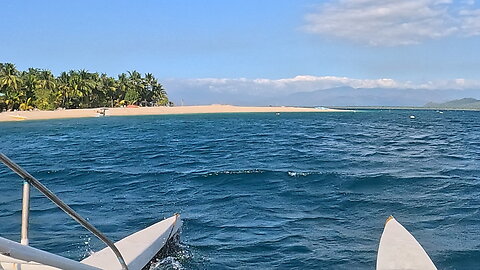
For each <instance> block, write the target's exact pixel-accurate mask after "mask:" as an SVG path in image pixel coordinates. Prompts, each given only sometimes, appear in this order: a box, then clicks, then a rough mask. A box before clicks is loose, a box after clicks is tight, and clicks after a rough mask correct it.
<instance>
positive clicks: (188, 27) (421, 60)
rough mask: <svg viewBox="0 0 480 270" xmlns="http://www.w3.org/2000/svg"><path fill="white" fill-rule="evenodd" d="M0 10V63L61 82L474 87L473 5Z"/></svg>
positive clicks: (363, 2) (363, 1) (134, 4)
mask: <svg viewBox="0 0 480 270" xmlns="http://www.w3.org/2000/svg"><path fill="white" fill-rule="evenodd" d="M1 6H2V16H0V26H1V27H0V34H1V36H2V39H1V40H0V52H1V53H0V62H13V63H15V64H16V65H17V67H18V68H19V69H26V68H28V67H40V68H45V69H50V70H52V71H53V72H54V73H57V74H58V73H59V72H61V71H64V70H69V69H83V68H85V69H87V70H89V71H98V72H106V73H108V74H110V75H116V74H118V73H121V72H125V71H127V70H133V69H135V70H138V71H140V72H143V73H145V72H151V73H154V74H155V75H156V76H157V77H158V78H160V79H161V80H164V81H165V83H166V85H167V86H169V87H170V88H172V91H174V92H175V91H176V90H177V89H178V88H185V87H186V86H188V87H190V88H191V89H195V87H192V85H196V86H198V87H197V88H198V89H204V88H209V89H212V88H215V89H216V91H217V92H216V93H221V92H222V91H223V90H222V87H223V86H224V89H227V90H228V89H230V90H229V91H241V90H242V89H243V88H242V87H246V88H248V89H252V88H254V89H256V91H257V92H256V94H260V93H258V92H262V91H263V92H265V93H274V92H275V91H273V90H272V89H279V87H280V86H279V84H281V83H285V82H287V83H295V85H294V86H292V85H291V84H289V85H287V86H282V87H284V88H289V89H292V88H293V89H295V91H311V90H317V89H322V88H327V87H331V86H333V87H335V86H343V85H346V86H352V87H410V88H456V89H457V88H458V89H460V88H461V89H463V88H475V87H479V86H480V52H479V49H478V48H480V5H479V3H477V2H475V1H471V0H458V1H449V0H404V1H396V0H382V1H374V0H335V1H333V0H332V1H312V0H261V1H259V0H228V1H225V0H223V1H220V0H205V1H200V0H188V1H187V0H183V1H182V0H179V1H166V0H164V1H53V0H52V1H48V2H42V1H2V4H1ZM207 79H209V80H207ZM352 82H353V83H352ZM385 82H387V83H385ZM302 85H304V86H303V88H302ZM305 85H308V87H306V86H305ZM280 88H281V87H280ZM232 89H233V90H232ZM282 89H283V88H282ZM282 89H280V90H279V91H283V90H284V89H283V90H282ZM167 90H168V89H167ZM227 90H225V91H227ZM192 91H195V90H192ZM199 91H200V90H199ZM287 92H288V91H287Z"/></svg>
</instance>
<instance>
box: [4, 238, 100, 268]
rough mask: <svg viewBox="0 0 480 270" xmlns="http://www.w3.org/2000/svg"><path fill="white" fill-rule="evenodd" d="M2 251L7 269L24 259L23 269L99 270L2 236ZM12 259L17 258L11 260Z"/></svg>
mask: <svg viewBox="0 0 480 270" xmlns="http://www.w3.org/2000/svg"><path fill="white" fill-rule="evenodd" d="M0 253H1V254H3V256H2V257H0V264H1V265H2V267H3V268H4V269H5V270H7V269H8V270H10V269H12V270H13V269H15V270H16V269H17V268H16V266H15V264H16V263H15V261H18V262H22V261H23V262H22V268H21V269H22V270H53V269H69V270H99V269H98V268H96V267H92V266H90V265H85V264H82V263H79V262H76V261H74V260H70V259H67V258H65V257H62V256H58V255H55V254H52V253H49V252H46V251H43V250H40V249H36V248H33V247H30V246H25V245H22V244H20V243H17V242H14V241H11V240H8V239H5V238H2V237H0ZM5 255H8V256H5ZM5 257H6V258H5ZM2 258H5V259H2ZM7 259H8V260H7ZM12 259H16V260H13V261H11V260H12ZM3 261H6V262H3ZM23 264H25V265H23Z"/></svg>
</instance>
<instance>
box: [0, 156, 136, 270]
mask: <svg viewBox="0 0 480 270" xmlns="http://www.w3.org/2000/svg"><path fill="white" fill-rule="evenodd" d="M0 161H1V162H3V163H4V164H5V165H6V166H7V167H8V168H10V169H11V170H12V171H14V172H15V173H16V174H18V175H19V176H20V177H21V178H23V180H24V186H23V203H22V236H21V237H22V240H21V243H22V244H24V245H28V216H29V209H30V194H29V193H30V185H32V186H34V187H35V188H36V189H38V191H40V192H41V193H42V194H43V195H45V196H46V197H47V198H48V199H50V200H51V201H52V202H53V203H54V204H55V205H57V206H58V207H59V208H60V209H62V210H63V211H64V212H65V213H67V214H68V215H69V216H70V217H72V218H73V219H74V220H75V221H77V222H78V223H80V225H82V226H83V227H85V228H86V229H87V230H89V231H90V232H91V233H93V234H94V235H95V236H96V237H98V238H99V239H100V240H102V241H103V242H104V243H105V244H106V245H107V246H108V247H110V248H111V249H112V251H113V253H115V256H116V257H117V259H118V261H119V262H120V264H121V265H122V269H123V270H128V266H127V264H126V263H125V260H124V259H123V257H122V254H121V253H120V251H119V250H118V249H117V247H115V245H114V243H113V242H112V241H111V240H110V239H108V238H107V237H106V236H105V235H104V234H103V233H102V232H100V231H99V230H98V229H97V228H95V227H94V226H93V225H92V224H90V223H88V221H87V220H85V219H84V218H83V217H82V216H80V215H79V214H78V213H77V212H75V211H74V210H73V209H72V208H70V206H68V205H67V204H65V203H64V202H63V201H62V200H60V198H58V197H57V196H56V195H55V194H54V193H53V192H51V191H50V190H49V189H48V188H47V187H45V186H44V185H43V184H42V183H40V181H38V180H37V179H36V178H35V177H33V176H32V175H30V174H29V173H28V172H27V171H25V170H24V169H22V168H21V167H20V166H19V165H17V164H16V163H15V162H13V161H12V160H10V159H9V158H8V157H7V156H5V155H4V154H3V153H0Z"/></svg>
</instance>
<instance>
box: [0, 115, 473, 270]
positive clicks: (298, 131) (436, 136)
mask: <svg viewBox="0 0 480 270" xmlns="http://www.w3.org/2000/svg"><path fill="white" fill-rule="evenodd" d="M412 114H414V115H415V116H416V119H410V118H409V116H410V115H412ZM479 116H480V113H479V112H461V111H445V113H443V114H440V113H437V112H435V111H406V110H405V111H401V110H395V111H365V112H356V113H350V112H349V113H282V114H281V115H278V116H277V115H275V114H268V113H258V114H257V113H244V114H211V115H208V114H205V115H171V116H136V117H105V118H89V119H63V120H48V121H30V122H29V121H24V122H14V123H0V150H1V151H2V152H4V153H5V154H6V155H8V156H9V157H10V158H12V159H13V160H14V161H16V162H17V163H19V164H20V165H21V166H23V167H24V168H25V169H27V170H28V171H30V173H31V174H33V175H34V176H36V177H37V178H38V179H40V180H41V181H43V183H44V184H45V185H46V186H47V187H49V188H50V189H51V190H52V191H54V192H56V193H57V194H58V196H59V197H61V198H62V199H63V200H64V201H65V202H67V203H69V204H70V205H71V206H72V208H74V209H75V210H76V211H78V212H79V213H80V214H82V215H83V216H84V217H87V218H88V220H89V221H90V222H91V223H92V224H94V225H95V226H97V227H98V228H99V229H100V230H102V231H103V232H104V233H105V234H107V235H108V236H110V237H111V238H112V239H114V240H119V239H121V238H122V237H124V236H126V235H128V234H130V233H133V232H135V231H137V230H140V229H142V228H144V227H146V226H148V225H150V224H153V223H154V222H156V221H158V220H160V219H163V218H164V217H168V216H171V215H172V214H174V213H176V212H179V213H181V215H182V218H183V220H184V226H183V231H182V234H181V241H182V247H181V251H179V252H178V253H177V254H174V255H173V256H172V257H170V258H168V260H166V261H164V262H162V263H161V264H160V265H159V267H158V268H159V269H179V268H180V269H374V268H375V260H376V252H377V248H378V243H379V239H380V236H381V233H382V230H383V226H384V222H385V219H386V218H387V217H388V216H389V215H394V216H395V217H396V219H397V220H398V221H400V222H401V223H402V224H403V225H404V226H405V227H406V228H407V229H408V230H409V231H410V232H411V233H412V234H413V235H414V236H415V237H416V238H417V240H418V241H419V242H420V243H421V244H422V245H423V246H424V248H425V250H426V251H427V252H428V253H429V255H430V256H431V258H432V260H433V261H434V262H435V264H436V265H437V267H438V268H439V269H479V268H480V233H479V232H480V210H479V209H480V117H479ZM21 183H22V182H21V180H20V179H19V178H18V177H17V176H16V175H14V174H13V173H11V172H9V171H8V170H7V169H6V168H5V167H1V169H0V235H1V236H3V237H7V238H10V239H14V240H18V239H19V231H20V217H21V212H20V208H21V188H22V185H21ZM31 204H32V212H31V220H30V221H31V223H30V224H31V227H30V241H31V245H32V246H35V247H38V248H42V249H45V250H47V251H50V252H54V253H57V254H61V255H64V256H67V257H70V258H73V259H81V258H83V257H84V256H86V255H87V254H89V252H91V251H92V250H97V249H100V248H103V245H102V243H100V241H98V240H96V239H95V238H94V237H93V236H91V235H90V234H89V233H88V232H87V231H85V230H84V229H83V228H82V227H80V226H79V225H77V224H76V223H75V222H74V221H72V220H71V219H70V218H69V217H68V216H66V214H64V213H63V212H61V211H60V210H58V209H57V208H56V207H55V206H54V205H53V204H52V203H51V202H50V201H48V200H47V199H45V198H44V197H42V196H41V195H40V194H39V193H38V192H37V191H34V192H32V202H31Z"/></svg>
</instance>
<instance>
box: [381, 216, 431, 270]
mask: <svg viewBox="0 0 480 270" xmlns="http://www.w3.org/2000/svg"><path fill="white" fill-rule="evenodd" d="M436 269H437V268H436V267H435V264H433V262H432V260H431V259H430V257H429V256H428V254H427V252H425V250H424V249H423V247H422V246H421V245H420V244H419V243H418V241H417V240H416V239H415V238H414V237H413V236H412V235H411V234H410V233H409V232H408V231H407V229H405V228H404V227H403V226H402V224H400V223H399V222H398V221H397V220H395V218H393V217H392V216H390V217H389V218H388V219H387V221H386V222H385V229H384V230H383V234H382V237H381V238H380V245H379V247H378V255H377V270H436Z"/></svg>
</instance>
